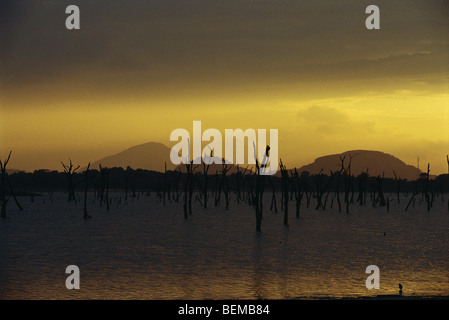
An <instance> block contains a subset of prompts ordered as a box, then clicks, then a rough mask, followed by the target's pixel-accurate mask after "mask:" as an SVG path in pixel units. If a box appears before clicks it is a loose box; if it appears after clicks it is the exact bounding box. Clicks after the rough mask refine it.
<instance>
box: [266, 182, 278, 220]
mask: <svg viewBox="0 0 449 320" xmlns="http://www.w3.org/2000/svg"><path fill="white" fill-rule="evenodd" d="M268 180H270V185H271V190H272V196H271V205H270V210H271V211H273V207H274V212H275V213H277V212H278V206H277V204H276V189H275V188H274V184H273V180H272V179H271V176H269V177H268Z"/></svg>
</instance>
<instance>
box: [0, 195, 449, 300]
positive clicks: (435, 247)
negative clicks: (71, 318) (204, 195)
mask: <svg viewBox="0 0 449 320" xmlns="http://www.w3.org/2000/svg"><path fill="white" fill-rule="evenodd" d="M115 196H116V197H119V196H120V195H115ZM122 197H123V195H122ZM390 198H394V196H390ZM91 200H92V199H91ZM265 200H266V202H265V207H264V220H263V224H262V231H263V232H262V233H261V234H257V233H256V232H255V216H254V211H253V209H252V208H251V207H248V206H247V205H245V204H240V205H237V204H236V203H234V202H231V204H230V209H229V210H228V211H226V210H224V209H221V208H213V207H211V208H208V209H207V210H204V209H202V208H200V207H199V204H198V203H195V204H194V206H193V215H192V216H190V217H189V219H187V220H184V219H183V211H182V203H171V204H167V205H166V206H165V207H164V206H163V205H162V204H161V203H158V202H157V201H156V200H155V194H154V193H153V194H151V196H150V197H149V198H148V197H146V196H143V195H141V196H140V200H137V199H135V200H134V201H131V200H129V201H128V204H127V205H125V204H124V203H123V202H124V201H122V204H120V205H119V204H117V203H115V202H114V203H113V204H112V206H111V209H110V211H109V212H108V211H106V208H105V207H104V206H103V207H99V206H98V204H90V206H89V213H90V214H91V215H92V216H93V219H90V220H88V221H86V220H83V219H82V214H83V205H82V203H78V204H74V203H68V202H67V201H66V196H65V195H64V194H55V195H53V200H52V201H51V200H50V199H49V196H48V195H44V196H43V197H36V198H35V199H34V203H31V200H30V199H29V198H22V199H21V202H22V205H23V206H24V208H25V211H22V212H20V211H18V210H17V209H16V208H15V204H14V203H13V202H12V200H11V201H10V203H9V206H8V208H9V212H8V215H9V218H8V219H6V220H1V221H0V283H1V285H0V298H1V299H256V298H268V299H296V298H322V297H324V298H339V297H359V296H373V295H378V294H396V293H397V287H398V283H399V282H400V283H402V285H403V286H404V295H410V296H411V295H430V296H436V295H445V296H447V295H449V250H448V249H449V213H448V211H447V199H446V200H445V203H442V202H441V200H440V201H439V202H437V203H436V204H435V207H434V208H433V209H432V211H431V212H430V213H428V212H427V211H426V210H425V205H424V204H423V205H421V206H420V205H418V204H417V206H415V207H414V208H410V209H409V211H408V212H404V207H405V206H406V204H407V202H406V199H402V202H401V204H400V205H399V206H398V205H397V204H396V203H395V202H392V206H391V209H390V212H387V211H386V208H377V209H373V208H371V207H370V206H367V207H359V206H358V205H353V206H352V207H351V213H350V214H346V213H344V212H342V213H339V212H338V211H337V210H336V208H335V207H334V208H333V209H330V208H329V209H327V210H326V211H324V212H323V211H316V210H314V209H313V208H310V209H307V210H306V209H305V208H304V207H303V209H304V210H303V211H302V213H301V218H300V219H296V218H295V217H294V203H293V202H292V203H291V204H290V226H289V227H288V228H286V227H284V225H283V216H282V213H280V212H279V213H277V214H275V213H273V212H271V211H270V210H269V207H270V200H271V195H268V194H267V195H265ZM384 232H386V235H385V236H384ZM72 264H74V265H77V266H78V267H79V268H80V271H81V289H80V290H67V289H66V287H65V279H66V277H67V275H66V274H65V268H66V267H67V266H68V265H72ZM373 264H374V265H377V266H378V267H379V268H380V286H381V288H380V290H371V291H369V290H367V289H366V287H365V280H366V277H367V276H368V275H367V274H365V269H366V267H367V266H368V265H373Z"/></svg>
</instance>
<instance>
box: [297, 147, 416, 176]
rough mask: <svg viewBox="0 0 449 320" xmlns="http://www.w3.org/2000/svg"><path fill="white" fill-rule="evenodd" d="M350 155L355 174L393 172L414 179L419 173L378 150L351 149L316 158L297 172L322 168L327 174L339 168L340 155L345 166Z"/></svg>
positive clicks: (389, 174)
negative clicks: (343, 158)
mask: <svg viewBox="0 0 449 320" xmlns="http://www.w3.org/2000/svg"><path fill="white" fill-rule="evenodd" d="M350 155H351V156H352V157H353V158H352V164H351V172H352V173H353V174H354V175H355V176H357V175H359V174H360V173H362V172H366V171H367V170H368V173H369V175H370V176H377V175H382V174H383V173H385V177H386V178H394V173H393V172H396V175H397V176H398V177H399V178H402V179H407V180H415V179H416V178H418V176H419V174H420V173H421V171H420V170H418V168H416V167H414V166H411V165H407V164H405V163H404V162H403V161H401V160H400V159H398V158H396V157H394V156H392V155H390V154H387V153H383V152H379V151H368V150H352V151H346V152H343V153H340V154H333V155H328V156H324V157H320V158H317V159H316V160H315V161H314V162H313V163H311V164H308V165H305V166H303V167H301V168H299V172H304V171H308V172H309V173H311V174H317V173H319V172H320V170H321V169H323V173H325V174H329V170H332V171H334V172H335V171H338V170H340V168H341V160H340V157H345V156H346V158H345V166H347V165H348V164H349V158H350Z"/></svg>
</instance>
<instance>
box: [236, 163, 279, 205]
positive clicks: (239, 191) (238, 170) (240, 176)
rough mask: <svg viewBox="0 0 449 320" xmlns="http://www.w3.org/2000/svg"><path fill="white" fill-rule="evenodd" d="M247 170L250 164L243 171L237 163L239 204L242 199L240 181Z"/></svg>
mask: <svg viewBox="0 0 449 320" xmlns="http://www.w3.org/2000/svg"><path fill="white" fill-rule="evenodd" d="M246 170H248V166H247V167H246V168H245V170H244V171H243V172H241V171H240V167H239V165H237V173H236V175H235V177H236V183H237V204H239V203H240V200H242V194H241V187H240V182H241V181H242V177H243V176H245V173H246ZM270 181H271V180H270ZM276 211H277V209H276Z"/></svg>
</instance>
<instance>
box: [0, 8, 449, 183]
mask: <svg viewBox="0 0 449 320" xmlns="http://www.w3.org/2000/svg"><path fill="white" fill-rule="evenodd" d="M17 2H18V1H0V26H1V28H0V35H1V38H0V39H1V56H0V57H1V60H0V63H1V64H0V84H1V87H0V88H1V91H0V110H1V117H0V157H2V158H3V157H5V156H6V155H7V153H8V152H9V150H13V157H12V159H11V162H10V165H9V167H10V168H19V169H26V170H34V169H38V168H48V169H61V168H59V167H60V161H61V160H66V159H67V157H71V158H72V160H74V162H76V163H80V164H81V165H86V164H87V162H88V161H95V160H98V159H99V158H102V157H104V156H107V155H110V154H114V153H117V152H120V151H122V150H124V149H126V148H128V147H131V146H133V145H137V144H141V143H145V142H150V141H156V142H162V143H165V144H167V145H171V144H172V143H170V141H169V137H170V133H171V131H172V130H174V129H176V128H186V129H188V130H189V131H191V130H192V121H194V120H201V121H202V125H203V129H206V128H217V129H220V130H223V131H222V132H224V129H225V128H242V129H247V128H254V129H258V128H261V129H262V128H266V129H270V128H275V129H279V154H280V156H281V158H282V159H283V160H284V162H285V163H286V164H287V166H288V167H294V166H296V167H299V166H302V165H304V164H307V163H309V162H311V161H313V160H314V159H315V158H317V157H320V156H323V155H327V154H333V153H341V152H344V151H347V150H355V149H368V150H378V151H383V152H387V153H390V154H392V155H394V156H396V157H398V158H400V159H401V160H403V161H405V162H406V163H408V164H413V165H415V164H416V159H417V157H418V156H419V157H420V160H421V163H426V162H430V163H431V170H432V173H433V174H440V173H446V172H447V163H446V154H448V153H449V125H448V124H449V2H448V1H447V0H410V1H403V0H389V1H372V3H371V2H370V3H368V2H366V1H360V0H341V1H331V0H328V1H299V0H298V1H268V0H259V1H247V0H239V1H234V0H226V1H214V0H207V1H206V0H202V1H198V0H190V1H162V0H161V1H137V0H135V1H118V0H112V1H75V0H74V1H20V2H19V3H17ZM69 4H75V5H78V6H79V8H80V11H81V29H80V30H71V31H69V30H67V29H66V28H65V19H66V17H67V15H66V14H65V7H66V6H67V5H69ZM369 4H376V5H378V6H379V7H380V9H381V29H380V30H372V31H368V30H367V29H366V28H365V18H366V16H367V15H366V14H365V8H366V6H367V5H369ZM421 169H423V165H422V168H421Z"/></svg>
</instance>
